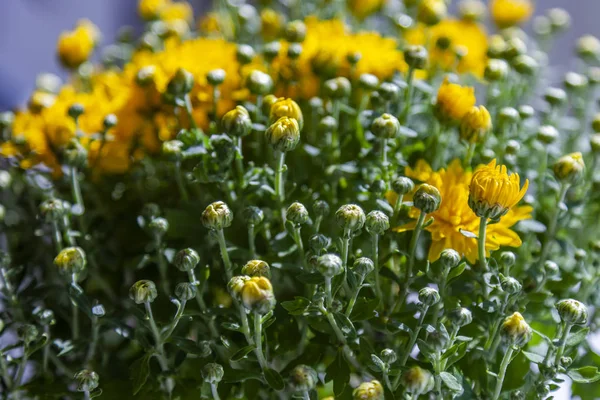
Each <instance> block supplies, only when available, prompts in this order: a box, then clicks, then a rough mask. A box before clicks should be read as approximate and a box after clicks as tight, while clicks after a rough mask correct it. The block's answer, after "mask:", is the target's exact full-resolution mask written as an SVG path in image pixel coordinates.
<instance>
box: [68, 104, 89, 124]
mask: <svg viewBox="0 0 600 400" xmlns="http://www.w3.org/2000/svg"><path fill="white" fill-rule="evenodd" d="M84 112H85V108H84V107H83V104H80V103H74V104H72V105H71V107H69V109H68V111H67V114H68V115H69V117H71V118H73V119H74V120H75V121H77V120H78V119H79V117H80V116H81V115H83V113H84Z"/></svg>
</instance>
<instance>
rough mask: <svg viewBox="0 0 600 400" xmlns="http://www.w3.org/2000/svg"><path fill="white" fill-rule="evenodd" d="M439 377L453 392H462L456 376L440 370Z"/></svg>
mask: <svg viewBox="0 0 600 400" xmlns="http://www.w3.org/2000/svg"><path fill="white" fill-rule="evenodd" d="M440 378H442V381H443V382H444V384H445V385H446V386H447V387H448V389H450V390H452V391H453V392H462V390H463V387H462V385H461V384H460V382H459V381H458V379H456V377H455V376H454V375H452V374H451V373H449V372H441V373H440Z"/></svg>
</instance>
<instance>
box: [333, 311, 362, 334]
mask: <svg viewBox="0 0 600 400" xmlns="http://www.w3.org/2000/svg"><path fill="white" fill-rule="evenodd" d="M333 318H334V319H335V322H336V323H337V325H338V327H339V328H340V330H341V331H342V333H343V334H344V336H345V337H346V338H355V337H356V329H354V325H352V322H350V320H349V319H348V317H346V315H344V314H342V313H341V312H335V313H333Z"/></svg>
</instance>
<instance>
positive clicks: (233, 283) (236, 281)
mask: <svg viewBox="0 0 600 400" xmlns="http://www.w3.org/2000/svg"><path fill="white" fill-rule="evenodd" d="M249 280H250V277H249V276H246V275H241V276H234V277H232V278H231V279H230V280H229V282H228V283H227V288H228V289H229V293H231V295H232V296H233V297H235V298H237V299H239V298H240V295H241V293H242V289H243V288H244V285H245V284H246V282H248V281H249Z"/></svg>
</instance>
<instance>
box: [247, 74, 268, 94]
mask: <svg viewBox="0 0 600 400" xmlns="http://www.w3.org/2000/svg"><path fill="white" fill-rule="evenodd" d="M246 86H247V87H248V89H249V90H250V93H252V94H257V95H264V94H267V93H269V92H270V91H271V89H273V79H271V77H270V76H269V75H268V74H265V73H264V72H262V71H258V70H254V71H252V72H250V74H249V75H248V77H247V78H246Z"/></svg>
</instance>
